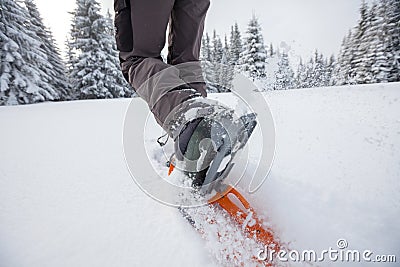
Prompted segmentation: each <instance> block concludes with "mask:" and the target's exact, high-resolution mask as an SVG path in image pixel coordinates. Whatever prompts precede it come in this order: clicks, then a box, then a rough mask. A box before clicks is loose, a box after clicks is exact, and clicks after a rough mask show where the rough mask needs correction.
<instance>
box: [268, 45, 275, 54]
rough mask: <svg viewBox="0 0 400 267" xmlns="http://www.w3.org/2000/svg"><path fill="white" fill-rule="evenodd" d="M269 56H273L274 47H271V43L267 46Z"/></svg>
mask: <svg viewBox="0 0 400 267" xmlns="http://www.w3.org/2000/svg"><path fill="white" fill-rule="evenodd" d="M269 56H270V57H273V56H275V50H274V46H273V45H272V43H271V44H270V45H269Z"/></svg>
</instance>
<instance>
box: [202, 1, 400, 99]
mask: <svg viewBox="0 0 400 267" xmlns="http://www.w3.org/2000/svg"><path fill="white" fill-rule="evenodd" d="M399 32H400V1H399V0H379V1H377V2H374V3H373V4H372V5H371V6H368V5H367V4H366V2H365V1H363V2H362V5H361V8H360V18H359V21H358V24H357V25H356V26H355V27H354V28H353V29H351V30H350V31H349V34H348V36H346V37H345V38H344V40H343V43H342V47H341V50H340V53H339V55H338V58H335V56H334V55H331V56H329V57H326V56H324V55H323V54H322V53H320V52H319V51H318V50H316V51H315V53H314V55H313V56H312V57H311V58H310V59H308V60H306V61H304V60H303V59H301V58H300V61H299V62H296V63H297V64H291V62H290V59H289V52H290V51H285V50H284V49H275V48H274V46H273V45H272V44H270V45H269V46H268V47H267V46H266V45H265V43H264V38H263V35H262V30H261V26H260V24H259V22H258V19H257V18H256V17H255V16H254V15H253V17H252V18H251V20H250V21H249V23H248V26H247V29H246V34H245V37H244V38H242V37H241V33H240V30H239V27H238V25H237V23H236V24H235V25H233V26H232V28H231V33H230V38H229V41H228V38H227V37H226V36H225V42H224V43H222V41H221V38H220V36H219V35H218V34H217V33H216V32H215V31H214V33H213V35H212V38H210V36H209V35H208V34H205V36H204V38H203V46H202V59H203V60H204V61H206V62H207V63H203V64H204V67H205V70H204V72H205V77H206V80H207V82H208V90H209V91H210V92H224V91H226V90H228V89H229V88H230V87H229V86H230V83H231V80H229V79H231V78H232V77H233V72H234V71H239V72H241V73H243V74H245V75H246V76H248V77H249V78H251V79H252V80H254V81H258V84H259V85H260V87H262V88H261V89H263V90H282V89H293V88H312V87H325V86H334V85H345V84H365V83H379V82H396V81H400V46H399V40H400V33H399ZM226 65H228V66H229V67H227V66H226ZM293 65H297V68H296V70H294V69H293ZM226 73H228V74H229V75H226Z"/></svg>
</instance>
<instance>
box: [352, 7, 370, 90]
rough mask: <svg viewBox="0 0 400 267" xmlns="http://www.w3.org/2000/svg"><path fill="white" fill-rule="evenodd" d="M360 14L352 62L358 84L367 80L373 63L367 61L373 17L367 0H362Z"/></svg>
mask: <svg viewBox="0 0 400 267" xmlns="http://www.w3.org/2000/svg"><path fill="white" fill-rule="evenodd" d="M360 14H361V17H360V19H359V22H358V25H357V27H356V29H355V34H354V44H355V45H356V46H355V48H354V57H353V59H352V62H351V65H352V66H354V69H352V70H351V73H353V75H354V79H355V82H356V83H357V84H363V83H366V82H367V72H368V70H369V69H370V68H371V66H370V65H372V64H371V62H368V61H367V55H368V48H369V46H370V42H369V40H368V38H369V35H368V29H369V28H370V23H371V20H372V18H371V17H370V12H369V10H368V5H367V3H366V2H365V0H363V1H362V4H361V8H360Z"/></svg>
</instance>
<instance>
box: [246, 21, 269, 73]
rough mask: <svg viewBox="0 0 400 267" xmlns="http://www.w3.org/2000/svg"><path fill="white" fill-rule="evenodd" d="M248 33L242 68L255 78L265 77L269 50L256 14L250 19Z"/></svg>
mask: <svg viewBox="0 0 400 267" xmlns="http://www.w3.org/2000/svg"><path fill="white" fill-rule="evenodd" d="M246 33H247V37H246V39H245V43H244V46H245V48H244V51H243V53H242V54H241V63H242V69H243V71H244V72H245V73H247V74H248V75H249V76H250V77H251V78H253V79H256V78H263V77H265V76H266V73H265V71H266V59H267V52H266V50H265V46H264V38H263V35H262V31H261V26H260V24H259V23H258V19H257V18H256V16H255V15H253V17H252V19H251V20H250V22H249V24H248V27H247V32H246Z"/></svg>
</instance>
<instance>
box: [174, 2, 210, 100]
mask: <svg viewBox="0 0 400 267" xmlns="http://www.w3.org/2000/svg"><path fill="white" fill-rule="evenodd" d="M209 6H210V0H175V4H174V7H173V10H172V13H171V21H170V32H169V40H168V41H169V46H168V52H169V53H168V63H169V64H171V65H178V64H181V63H185V62H193V64H191V67H190V68H184V69H182V70H181V77H182V78H183V79H184V80H185V81H189V84H190V86H191V87H193V88H195V89H196V90H198V91H200V92H201V94H202V95H203V96H206V95H207V93H206V86H205V83H204V82H198V81H203V77H202V71H201V65H200V62H199V57H200V47H201V39H202V36H203V30H204V21H205V17H206V14H207V10H208V8H209ZM191 80H193V81H196V83H191V82H190V81H191Z"/></svg>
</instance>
